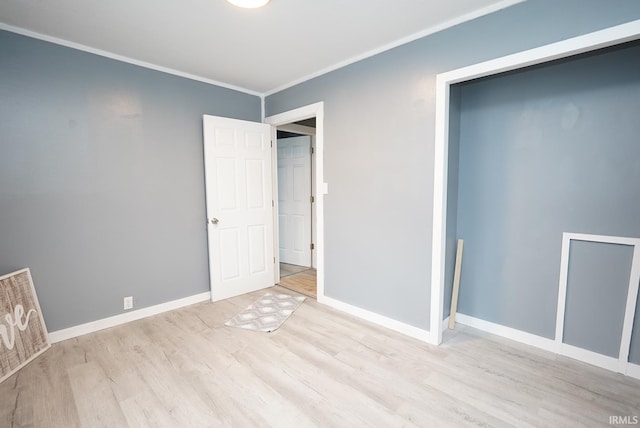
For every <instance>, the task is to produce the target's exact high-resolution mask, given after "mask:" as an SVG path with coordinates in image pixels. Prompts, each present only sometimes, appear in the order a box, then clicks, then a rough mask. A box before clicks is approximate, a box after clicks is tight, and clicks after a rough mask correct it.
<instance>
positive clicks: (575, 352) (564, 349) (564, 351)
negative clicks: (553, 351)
mask: <svg viewBox="0 0 640 428" xmlns="http://www.w3.org/2000/svg"><path fill="white" fill-rule="evenodd" d="M558 354H560V355H564V356H565V357H569V358H573V359H575V360H578V361H582V362H585V363H588V364H591V365H593V366H596V367H601V368H603V369H607V370H611V371H614V372H618V371H620V370H618V365H619V361H618V359H617V358H613V357H608V356H606V355H602V354H598V353H597V352H593V351H588V350H586V349H582V348H578V347H577V346H573V345H569V344H566V343H562V344H560V349H559V351H558ZM623 371H624V370H623Z"/></svg>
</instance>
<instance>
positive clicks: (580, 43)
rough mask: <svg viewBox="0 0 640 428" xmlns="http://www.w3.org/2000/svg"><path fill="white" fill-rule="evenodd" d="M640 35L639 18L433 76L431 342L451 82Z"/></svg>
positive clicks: (440, 282)
mask: <svg viewBox="0 0 640 428" xmlns="http://www.w3.org/2000/svg"><path fill="white" fill-rule="evenodd" d="M638 38H640V20H636V21H631V22H628V23H626V24H622V25H618V26H615V27H611V28H607V29H604V30H600V31H596V32H593V33H589V34H585V35H583V36H578V37H574V38H571V39H567V40H563V41H561V42H557V43H552V44H549V45H546V46H541V47H539V48H535V49H531V50H527V51H523V52H519V53H516V54H513V55H508V56H505V57H502V58H497V59H494V60H490V61H486V62H482V63H479V64H475V65H471V66H468V67H463V68H459V69H457V70H452V71H448V72H446V73H441V74H438V75H437V76H436V116H435V156H434V183H433V241H432V265H431V316H430V324H429V326H430V327H429V330H430V342H431V343H433V344H435V345H438V344H440V343H441V342H442V326H443V319H442V318H443V313H444V308H443V306H444V271H445V265H444V263H445V251H446V248H445V246H446V233H447V169H448V162H449V154H448V150H449V93H450V86H451V85H453V84H456V83H461V82H465V81H469V80H473V79H477V78H480V77H486V76H491V75H494V74H499V73H503V72H506V71H512V70H517V69H519V68H525V67H528V66H531V65H535V64H541V63H545V62H548V61H553V60H556V59H560V58H565V57H569V56H573V55H577V54H581V53H584V52H590V51H594V50H597V49H601V48H605V47H608V46H613V45H617V44H620V43H624V42H628V41H631V40H636V39H638Z"/></svg>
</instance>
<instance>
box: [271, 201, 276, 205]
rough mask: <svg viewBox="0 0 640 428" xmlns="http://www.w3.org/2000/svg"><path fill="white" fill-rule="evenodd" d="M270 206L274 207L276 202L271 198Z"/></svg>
mask: <svg viewBox="0 0 640 428" xmlns="http://www.w3.org/2000/svg"><path fill="white" fill-rule="evenodd" d="M271 206H272V207H275V206H276V203H275V202H274V201H273V199H271Z"/></svg>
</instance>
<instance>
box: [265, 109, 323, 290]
mask: <svg viewBox="0 0 640 428" xmlns="http://www.w3.org/2000/svg"><path fill="white" fill-rule="evenodd" d="M276 132H277V139H276V168H275V171H276V174H275V175H276V177H275V178H276V180H277V183H278V184H277V189H278V190H277V195H278V196H277V201H278V202H277V214H278V215H277V223H278V248H277V252H278V260H279V270H280V281H279V284H280V285H281V286H283V287H285V288H288V289H291V290H293V291H296V292H298V293H301V294H304V295H306V296H309V297H313V298H316V297H317V271H316V260H317V258H316V251H315V238H316V230H317V227H316V225H315V219H316V217H317V216H316V215H315V205H316V204H315V198H316V196H315V188H316V186H315V178H314V177H315V175H314V174H313V165H314V163H315V162H314V159H313V157H314V152H315V139H316V138H315V136H316V118H315V117H312V118H307V119H303V120H299V121H296V122H293V123H289V124H284V125H279V126H277V131H276Z"/></svg>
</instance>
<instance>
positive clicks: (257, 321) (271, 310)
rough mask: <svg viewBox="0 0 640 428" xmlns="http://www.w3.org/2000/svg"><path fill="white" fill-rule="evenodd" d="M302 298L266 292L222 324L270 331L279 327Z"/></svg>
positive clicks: (302, 300)
mask: <svg viewBox="0 0 640 428" xmlns="http://www.w3.org/2000/svg"><path fill="white" fill-rule="evenodd" d="M304 300H305V297H303V296H290V295H289V294H272V293H267V294H265V295H264V296H262V297H261V298H260V299H258V300H256V301H255V302H254V303H252V304H251V305H249V307H248V308H247V309H245V310H244V311H242V312H241V313H239V314H238V315H236V316H235V317H233V318H231V319H230V320H229V321H227V322H226V323H224V325H227V326H229V327H238V328H244V329H247V330H255V331H264V332H272V331H275V330H277V329H278V328H280V326H281V325H282V323H284V322H285V321H286V320H287V318H289V316H290V315H291V314H292V313H293V311H295V310H296V309H298V306H300V304H301V303H302V302H304Z"/></svg>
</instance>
